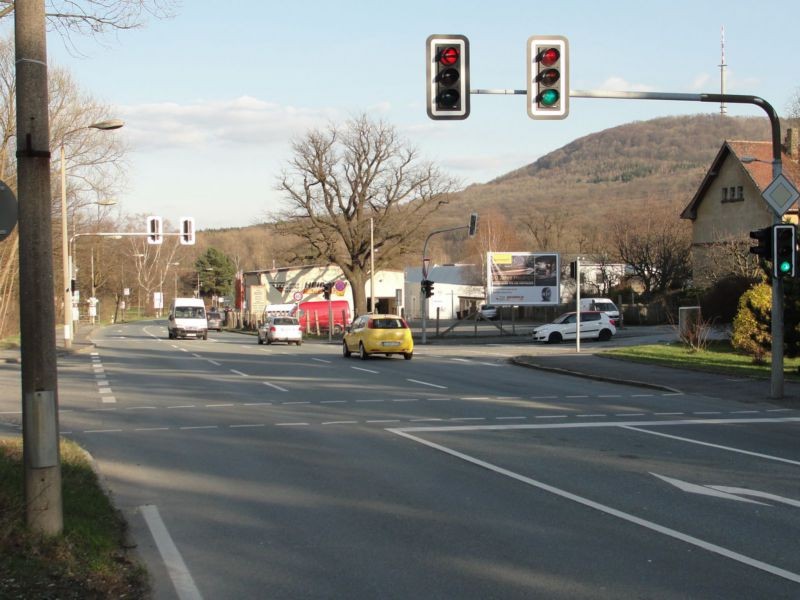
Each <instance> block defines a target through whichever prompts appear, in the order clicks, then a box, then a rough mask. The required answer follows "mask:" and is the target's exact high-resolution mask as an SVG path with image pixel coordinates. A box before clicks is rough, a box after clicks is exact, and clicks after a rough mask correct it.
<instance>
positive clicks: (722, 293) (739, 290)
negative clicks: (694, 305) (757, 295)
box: [700, 275, 755, 323]
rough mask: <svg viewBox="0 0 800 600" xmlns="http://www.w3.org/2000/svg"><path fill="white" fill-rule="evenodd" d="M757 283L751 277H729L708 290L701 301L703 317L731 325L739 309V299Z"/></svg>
mask: <svg viewBox="0 0 800 600" xmlns="http://www.w3.org/2000/svg"><path fill="white" fill-rule="evenodd" d="M754 283H755V282H754V281H753V280H752V279H750V278H749V277H742V276H739V275H729V276H728V277H723V278H722V279H720V280H719V281H717V282H715V283H714V285H713V286H712V287H711V288H709V289H708V290H706V292H705V293H704V294H703V295H702V297H701V299H700V307H701V308H702V310H703V316H705V317H707V318H708V319H711V320H713V321H716V322H719V323H731V322H733V319H734V318H735V317H736V313H737V311H738V308H739V299H740V298H741V297H742V294H744V293H745V292H746V291H747V290H748V289H749V288H750V286H752V285H753V284H754Z"/></svg>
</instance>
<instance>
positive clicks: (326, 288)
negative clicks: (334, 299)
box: [322, 282, 333, 300]
mask: <svg viewBox="0 0 800 600" xmlns="http://www.w3.org/2000/svg"><path fill="white" fill-rule="evenodd" d="M332 289H333V284H332V283H330V282H327V283H323V284H322V297H323V298H325V300H330V299H331V290H332Z"/></svg>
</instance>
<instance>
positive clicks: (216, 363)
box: [206, 358, 222, 367]
mask: <svg viewBox="0 0 800 600" xmlns="http://www.w3.org/2000/svg"><path fill="white" fill-rule="evenodd" d="M206 360H207V361H208V362H210V363H211V364H212V365H214V366H215V367H221V366H222V365H221V364H220V363H218V362H217V361H215V360H211V359H210V358H207V359H206Z"/></svg>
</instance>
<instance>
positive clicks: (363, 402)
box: [356, 400, 386, 404]
mask: <svg viewBox="0 0 800 600" xmlns="http://www.w3.org/2000/svg"><path fill="white" fill-rule="evenodd" d="M370 402H386V400H356V404H367V403H370Z"/></svg>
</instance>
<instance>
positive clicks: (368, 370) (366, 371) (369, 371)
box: [350, 367, 380, 375]
mask: <svg viewBox="0 0 800 600" xmlns="http://www.w3.org/2000/svg"><path fill="white" fill-rule="evenodd" d="M350 368H351V369H355V370H356V371H364V372H365V373H374V374H375V375H378V374H379V373H380V371H373V370H372V369H364V368H361V367H350Z"/></svg>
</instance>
